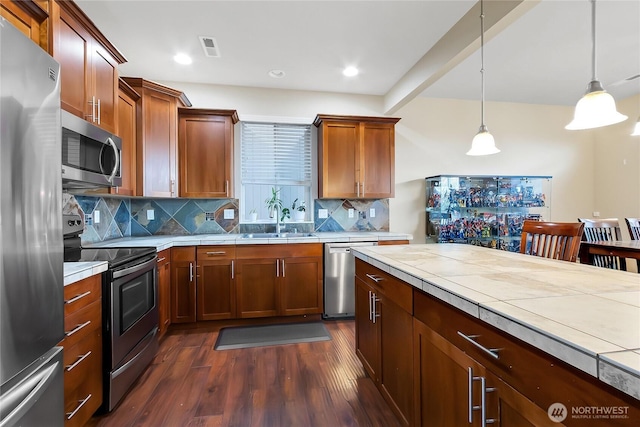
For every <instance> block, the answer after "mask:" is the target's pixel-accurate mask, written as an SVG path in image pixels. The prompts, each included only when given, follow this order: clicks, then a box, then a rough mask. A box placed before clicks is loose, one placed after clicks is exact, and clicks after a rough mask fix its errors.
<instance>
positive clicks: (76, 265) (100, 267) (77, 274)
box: [64, 261, 108, 286]
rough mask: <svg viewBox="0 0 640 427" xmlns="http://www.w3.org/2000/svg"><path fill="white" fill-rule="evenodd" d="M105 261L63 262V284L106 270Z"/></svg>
mask: <svg viewBox="0 0 640 427" xmlns="http://www.w3.org/2000/svg"><path fill="white" fill-rule="evenodd" d="M107 266H108V264H107V262H106V261H93V262H65V263H64V285H65V286H67V285H70V284H72V283H75V282H78V281H80V280H82V279H86V278H87V277H91V276H95V275H96V274H101V273H102V272H105V271H107Z"/></svg>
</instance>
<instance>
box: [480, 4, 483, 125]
mask: <svg viewBox="0 0 640 427" xmlns="http://www.w3.org/2000/svg"><path fill="white" fill-rule="evenodd" d="M480 80H481V81H482V98H481V99H482V100H481V103H480V125H481V128H483V129H484V2H483V0H480Z"/></svg>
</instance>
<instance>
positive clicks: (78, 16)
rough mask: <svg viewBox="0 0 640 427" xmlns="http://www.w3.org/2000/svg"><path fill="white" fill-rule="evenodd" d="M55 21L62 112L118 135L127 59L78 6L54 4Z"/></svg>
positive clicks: (59, 2)
mask: <svg viewBox="0 0 640 427" xmlns="http://www.w3.org/2000/svg"><path fill="white" fill-rule="evenodd" d="M52 17H53V41H54V43H53V57H54V58H55V59H56V60H57V61H58V62H59V63H60V78H61V80H60V82H61V83H60V101H61V106H62V108H63V109H64V110H66V111H68V112H70V113H72V114H74V115H76V116H78V117H81V118H83V119H84V120H87V121H89V122H91V123H93V124H95V125H97V126H99V127H101V128H103V129H105V130H107V131H109V132H113V133H116V132H117V120H118V114H117V108H118V65H119V64H122V63H124V62H126V59H125V58H124V56H122V54H121V53H120V52H119V51H118V49H117V48H116V47H115V46H113V45H112V44H111V43H110V42H109V41H108V40H107V39H106V38H105V37H104V35H102V33H101V32H100V31H99V30H98V29H97V28H96V27H95V26H94V25H93V23H92V22H91V20H90V19H89V18H88V17H87V16H86V15H85V14H84V13H83V12H82V11H81V10H80V8H78V6H77V5H76V4H75V3H74V2H70V1H55V2H53V3H52Z"/></svg>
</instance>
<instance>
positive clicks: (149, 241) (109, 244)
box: [87, 231, 413, 251]
mask: <svg viewBox="0 0 640 427" xmlns="http://www.w3.org/2000/svg"><path fill="white" fill-rule="evenodd" d="M283 233H285V234H286V233H287V232H286V231H285V232H283ZM312 234H313V236H310V237H293V238H288V237H276V238H272V239H265V238H255V239H253V238H245V237H242V234H199V235H192V236H149V237H124V238H122V239H113V240H108V241H106V242H100V243H94V244H91V245H87V247H94V248H100V247H102V248H117V247H125V246H155V247H156V249H157V250H158V251H162V250H164V249H168V248H171V247H173V246H201V245H265V244H286V243H341V242H377V241H383V240H412V239H413V236H411V235H410V234H405V233H391V232H383V231H379V232H369V231H366V232H365V231H363V232H352V233H347V232H342V233H338V232H323V233H315V232H314V233H312Z"/></svg>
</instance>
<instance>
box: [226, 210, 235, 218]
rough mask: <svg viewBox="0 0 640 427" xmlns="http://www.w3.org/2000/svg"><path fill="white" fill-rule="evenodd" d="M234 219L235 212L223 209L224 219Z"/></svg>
mask: <svg viewBox="0 0 640 427" xmlns="http://www.w3.org/2000/svg"><path fill="white" fill-rule="evenodd" d="M233 218H235V212H234V211H233V209H225V210H224V219H233Z"/></svg>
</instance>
